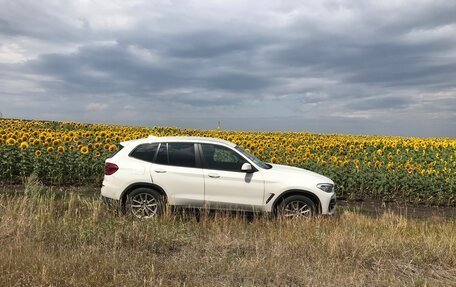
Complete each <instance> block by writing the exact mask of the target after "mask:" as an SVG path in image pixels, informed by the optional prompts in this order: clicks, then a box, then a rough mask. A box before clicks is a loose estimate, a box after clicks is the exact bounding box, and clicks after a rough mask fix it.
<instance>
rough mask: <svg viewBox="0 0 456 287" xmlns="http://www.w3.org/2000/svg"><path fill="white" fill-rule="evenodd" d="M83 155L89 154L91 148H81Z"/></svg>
mask: <svg viewBox="0 0 456 287" xmlns="http://www.w3.org/2000/svg"><path fill="white" fill-rule="evenodd" d="M81 153H82V154H88V153H89V148H88V147H86V146H83V147H81Z"/></svg>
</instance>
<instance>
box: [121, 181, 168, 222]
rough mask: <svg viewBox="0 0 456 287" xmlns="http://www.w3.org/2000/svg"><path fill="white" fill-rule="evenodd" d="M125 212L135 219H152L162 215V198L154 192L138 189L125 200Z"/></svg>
mask: <svg viewBox="0 0 456 287" xmlns="http://www.w3.org/2000/svg"><path fill="white" fill-rule="evenodd" d="M126 210H127V212H129V213H130V214H131V215H133V216H134V217H136V218H152V217H158V216H160V215H162V214H163V210H164V200H163V196H162V195H161V194H160V193H158V192H157V191H155V190H152V189H148V188H138V189H135V190H134V191H132V192H131V193H130V194H129V195H128V198H127V205H126Z"/></svg>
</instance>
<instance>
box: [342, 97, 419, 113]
mask: <svg viewBox="0 0 456 287" xmlns="http://www.w3.org/2000/svg"><path fill="white" fill-rule="evenodd" d="M409 105H410V99H407V98H401V97H380V98H368V99H358V100H356V101H353V102H352V103H349V104H347V107H349V108H350V109H352V110H372V109H402V108H405V107H407V106H409Z"/></svg>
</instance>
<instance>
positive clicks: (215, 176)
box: [208, 173, 220, 178]
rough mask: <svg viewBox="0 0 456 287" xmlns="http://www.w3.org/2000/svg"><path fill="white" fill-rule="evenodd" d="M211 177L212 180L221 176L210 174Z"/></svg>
mask: <svg viewBox="0 0 456 287" xmlns="http://www.w3.org/2000/svg"><path fill="white" fill-rule="evenodd" d="M208 176H209V177H212V178H219V177H220V175H218V174H216V173H210V174H208Z"/></svg>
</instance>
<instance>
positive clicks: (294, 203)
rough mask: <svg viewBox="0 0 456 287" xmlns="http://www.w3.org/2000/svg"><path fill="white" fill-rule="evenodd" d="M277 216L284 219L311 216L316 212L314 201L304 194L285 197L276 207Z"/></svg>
mask: <svg viewBox="0 0 456 287" xmlns="http://www.w3.org/2000/svg"><path fill="white" fill-rule="evenodd" d="M277 211H278V215H279V217H282V218H284V219H306V218H312V217H314V216H315V214H316V212H317V208H316V207H315V203H314V202H313V201H312V200H311V199H310V198H308V197H307V196H304V195H292V196H289V197H286V198H285V199H284V200H283V201H282V202H281V203H280V204H279V206H278V207H277Z"/></svg>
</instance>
